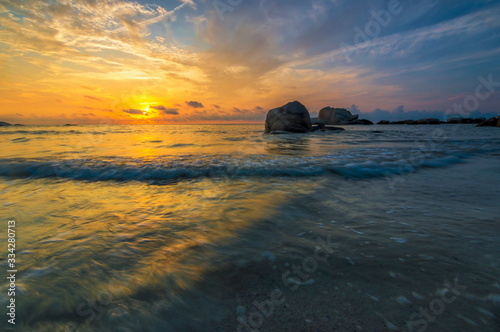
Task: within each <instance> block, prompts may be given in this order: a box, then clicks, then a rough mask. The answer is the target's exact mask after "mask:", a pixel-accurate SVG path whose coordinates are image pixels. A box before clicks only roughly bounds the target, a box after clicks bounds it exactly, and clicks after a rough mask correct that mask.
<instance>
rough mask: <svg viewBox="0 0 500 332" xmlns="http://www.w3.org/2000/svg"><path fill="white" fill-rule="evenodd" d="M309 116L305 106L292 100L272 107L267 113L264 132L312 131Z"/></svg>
mask: <svg viewBox="0 0 500 332" xmlns="http://www.w3.org/2000/svg"><path fill="white" fill-rule="evenodd" d="M312 130H313V128H312V124H311V117H310V116H309V111H308V110H307V108H306V107H305V106H304V105H302V104H301V103H299V102H298V101H294V102H291V103H288V104H286V105H284V106H281V107H278V108H274V109H272V110H270V111H269V112H268V113H267V117H266V132H268V133H272V132H284V131H286V132H292V133H308V132H310V131H312Z"/></svg>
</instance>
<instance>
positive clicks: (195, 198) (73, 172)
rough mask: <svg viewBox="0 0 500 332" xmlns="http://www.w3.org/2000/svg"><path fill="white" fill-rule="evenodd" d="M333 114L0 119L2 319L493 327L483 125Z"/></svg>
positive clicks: (139, 326) (496, 246) (490, 152)
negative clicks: (293, 124) (42, 121)
mask: <svg viewBox="0 0 500 332" xmlns="http://www.w3.org/2000/svg"><path fill="white" fill-rule="evenodd" d="M345 129H346V130H345V131H342V132H314V133H311V134H286V135H268V134H266V133H265V132H264V126H263V125H130V126H128V125H110V126H90V125H89V126H86V125H81V126H80V125H79V126H23V127H2V128H0V142H1V143H0V145H1V150H0V221H1V222H0V224H1V226H0V227H2V231H1V232H0V234H1V243H2V245H1V247H2V248H4V249H3V250H4V253H3V254H1V256H0V263H1V264H0V265H1V274H0V276H1V277H2V279H3V280H4V281H5V280H6V277H8V276H9V275H10V274H9V273H8V272H6V271H7V270H9V269H11V268H12V267H10V268H9V261H8V253H9V252H8V251H7V243H8V231H7V229H8V221H9V220H14V221H15V245H16V246H15V269H16V273H15V322H16V324H15V330H22V331H499V330H500V284H499V283H500V281H499V277H500V218H499V212H500V209H499V207H498V203H499V202H500V190H499V187H498V184H499V183H500V172H499V171H498V170H499V166H500V130H498V128H489V127H475V126H474V125H465V124H462V125H447V124H443V125H436V126H432V125H419V126H405V125H376V126H346V127H345ZM10 257H12V256H10ZM0 286H1V290H0V304H1V307H2V308H4V310H3V311H2V316H1V317H2V318H1V324H2V327H6V328H14V326H13V325H12V324H11V323H9V322H8V320H9V319H11V317H9V315H6V313H8V311H7V310H6V309H5V308H6V306H8V305H9V301H10V298H12V296H11V295H8V293H9V292H8V289H9V283H8V282H2V283H1V284H0ZM7 309H8V308H7Z"/></svg>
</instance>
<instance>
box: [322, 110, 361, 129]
mask: <svg viewBox="0 0 500 332" xmlns="http://www.w3.org/2000/svg"><path fill="white" fill-rule="evenodd" d="M358 118H359V115H353V114H352V113H351V112H349V111H348V110H346V109H345V108H333V107H325V108H323V109H322V110H320V111H319V120H320V121H323V122H324V123H326V124H327V125H346V124H350V123H351V122H352V121H354V120H357V119H358Z"/></svg>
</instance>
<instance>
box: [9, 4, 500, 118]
mask: <svg viewBox="0 0 500 332" xmlns="http://www.w3.org/2000/svg"><path fill="white" fill-rule="evenodd" d="M1 8H2V15H0V17H1V19H2V20H1V21H0V27H3V30H0V32H1V34H0V36H2V39H0V52H1V53H2V59H3V67H1V68H0V71H2V72H5V74H6V75H4V76H5V77H11V80H13V81H14V82H9V83H10V84H12V83H17V82H15V80H16V78H15V77H19V78H18V79H19V80H20V81H21V79H23V77H22V75H21V76H14V75H12V70H13V69H12V68H14V67H15V66H18V67H19V63H21V62H22V63H25V64H26V65H27V66H39V67H40V66H41V65H40V62H43V61H47V62H50V61H51V64H50V65H48V64H47V65H46V66H44V67H43V70H47V69H46V68H48V67H50V68H51V70H52V73H57V75H56V74H54V75H53V77H54V83H53V84H54V86H55V85H57V84H61V88H60V89H59V90H58V91H59V92H50V93H51V94H53V96H52V97H53V98H52V100H59V101H60V102H61V103H65V102H66V101H65V99H64V98H65V97H68V94H69V92H64V91H65V90H64V87H63V85H64V84H62V83H61V82H59V83H57V82H56V81H57V78H61V77H63V76H65V77H67V78H68V77H76V76H79V77H80V80H83V79H88V80H89V84H87V85H86V86H89V87H91V88H92V89H93V91H94V93H95V94H96V97H97V98H98V99H99V100H102V101H103V103H107V104H106V105H103V106H102V108H95V112H93V113H91V114H94V116H97V117H99V116H104V115H102V114H104V113H102V112H101V111H102V109H105V110H106V111H107V112H108V113H110V112H109V111H114V112H116V111H117V109H119V108H121V109H142V108H140V107H141V106H140V104H145V103H147V102H148V101H147V100H146V99H147V98H146V97H144V98H142V99H141V98H138V97H137V96H132V97H129V98H122V99H124V100H125V99H126V100H125V101H123V100H122V101H121V102H120V103H119V104H118V103H117V102H112V101H113V100H115V99H116V98H117V97H116V96H117V95H118V94H122V93H121V92H119V91H118V87H119V88H121V89H122V90H121V91H131V90H134V84H135V85H137V80H139V79H144V77H146V78H148V79H149V78H154V81H155V82H157V84H155V85H154V87H151V86H148V89H149V88H151V91H150V92H149V95H148V98H149V99H150V100H151V101H153V100H154V101H155V102H157V103H158V104H161V106H164V107H166V108H176V109H178V113H179V114H177V115H175V116H171V117H170V118H169V121H170V120H171V121H192V120H196V119H198V120H199V119H203V120H207V121H208V120H211V119H212V120H214V121H218V120H223V121H225V120H227V121H231V120H241V121H259V120H262V119H263V118H264V116H265V112H266V111H267V110H268V109H270V108H272V107H275V106H281V105H283V104H285V103H287V102H288V101H292V100H299V101H301V102H302V103H304V104H305V105H306V106H307V107H308V109H309V110H310V112H311V113H314V112H317V111H318V110H319V109H321V108H322V107H325V106H333V107H347V108H350V109H352V110H354V111H355V112H357V113H361V114H363V115H367V116H368V117H370V115H369V114H370V113H372V114H371V116H372V118H373V116H374V115H375V114H383V115H387V117H388V118H390V119H395V118H405V116H406V112H412V113H411V115H412V116H413V117H415V116H419V115H422V116H425V115H429V114H432V115H436V114H438V115H439V114H441V113H442V112H445V111H447V110H448V109H450V108H453V107H454V105H457V104H458V105H460V104H463V103H464V101H466V100H467V98H469V102H470V101H471V100H470V96H474V95H475V92H476V88H477V86H478V85H479V84H481V81H480V80H479V79H478V78H479V77H483V78H484V79H486V80H488V79H490V81H492V82H500V61H498V59H499V57H500V2H499V1H486V0H484V1H479V0H474V1H451V0H440V1H438V0H420V1H418V0H411V1H410V0H401V1H397V0H390V1H387V0H383V1H382V0H372V1H348V0H328V1H327V0H314V1H298V0H257V1H249V0H220V1H212V0H207V1H204V0H175V1H174V0H168V1H144V0H140V1H138V2H134V1H125V0H124V1H114V0H103V1H91V0H87V1H80V2H74V1H70V0H52V1H38V0H29V1H25V2H24V6H21V5H20V4H19V2H16V1H13V0H12V1H10V0H9V1H5V4H3V5H2V7H1ZM40 17H42V18H43V21H42V19H40ZM20 18H22V19H20ZM20 20H25V21H26V22H27V21H29V22H30V23H32V24H31V25H29V24H26V22H24V23H25V24H24V25H23V29H24V31H19V30H20V28H19V27H21V25H20V24H21V23H22V22H21V23H20ZM16 24H18V25H17V26H16ZM16 27H17V28H16ZM40 27H42V31H45V34H44V35H43V36H41V37H40V40H41V41H43V42H41V41H40V40H36V38H34V37H33V36H36V35H37V34H40V32H39V31H38V30H40ZM30 29H32V30H30ZM21 34H22V35H21ZM27 35H30V36H31V38H27V37H26V36H27ZM13 41H15V42H13ZM33 59H35V60H33ZM51 59H56V61H54V60H51ZM89 59H90V60H89ZM15 61H17V64H16V63H14V62H15ZM153 65H154V66H153ZM56 66H57V68H56ZM153 67H154V68H153ZM26 68H28V67H26ZM92 71H95V72H103V73H104V72H106V73H108V74H109V75H114V77H118V76H120V78H121V79H120V81H121V82H120V84H118V85H116V87H117V88H116V89H113V88H110V85H111V83H112V81H111V79H110V78H109V77H108V78H105V77H104V76H103V77H102V78H99V80H98V79H97V78H96V77H89V76H88V73H89V72H92ZM70 72H71V75H70ZM9 74H11V75H10V76H9ZM49 74H50V73H49ZM25 75H26V76H30V77H29V79H30V81H33V82H34V83H33V87H32V90H35V89H36V87H38V86H39V85H40V84H41V83H40V82H39V81H40V78H37V79H35V78H33V74H30V73H26V74H25ZM85 75H87V76H85ZM94 76H95V75H94ZM24 78H25V80H24V81H26V77H24ZM5 80H7V79H6V78H5ZM134 80H135V81H134ZM162 80H163V81H162ZM35 83H39V84H35ZM162 89H163V90H162ZM497 90H500V87H498V86H495V89H494V91H489V92H490V93H489V94H488V97H487V98H481V100H480V101H479V103H478V105H477V107H476V108H477V110H479V111H480V112H482V113H485V114H490V115H492V114H498V113H500V92H498V91H497ZM103 91H106V93H103ZM2 92H3V93H4V94H7V91H6V90H0V93H2ZM9 93H10V94H9V96H12V93H14V92H13V91H9ZM47 93H49V92H47ZM58 93H59V95H60V96H59V97H57V95H58ZM82 93H84V92H81V94H82ZM12 98H13V97H12ZM139 99H140V100H139ZM47 100H49V96H48V95H47ZM84 100H85V102H87V103H90V102H92V100H90V99H89V98H86V99H84ZM188 100H189V101H197V102H199V103H200V104H203V105H205V108H204V109H199V108H197V109H194V110H193V109H187V108H186V107H189V106H186V103H185V102H186V101H188ZM94 101H95V100H94ZM139 101H142V102H141V103H139ZM44 102H47V101H44ZM13 103H14V101H12V103H11V104H9V105H10V106H11V107H12V105H13ZM473 104H474V103H473ZM9 105H7V104H4V105H1V104H0V107H3V108H4V107H7V106H9ZM176 105H177V106H176ZM187 105H189V104H187ZM213 105H217V106H218V107H215V106H213ZM56 106H57V105H56ZM73 106H74V107H76V105H73V104H72V107H73ZM472 106H476V105H472ZM472 106H470V107H468V109H469V110H468V111H467V112H465V111H464V112H463V114H462V115H464V116H466V115H467V114H468V113H470V110H471V109H472ZM54 107H55V106H54ZM78 107H80V108H82V107H83V108H85V109H87V110H88V109H92V108H93V106H92V105H90V104H82V103H80V104H78ZM183 107H184V108H186V109H183ZM18 108H19V109H21V111H20V113H19V114H22V115H23V116H29V114H27V113H25V112H24V111H23V108H22V107H18ZM236 110H238V111H236ZM146 111H147V110H146ZM374 111H376V113H373V112H374ZM381 111H388V112H389V113H388V114H387V113H384V112H382V113H381ZM473 111H476V110H473ZM78 112H82V111H81V110H76V109H75V111H74V113H73V114H75V116H78ZM99 112H101V113H102V114H101V113H99ZM391 112H392V113H391ZM9 114H10V113H9ZM82 114H83V113H82ZM474 114H475V115H477V114H478V113H477V112H475V113H474ZM10 115H12V114H10ZM34 116H37V115H36V114H35V115H34ZM54 116H57V115H54ZM107 116H111V115H107ZM120 116H121V117H125V116H130V115H127V114H121V115H120ZM162 119H163V118H162Z"/></svg>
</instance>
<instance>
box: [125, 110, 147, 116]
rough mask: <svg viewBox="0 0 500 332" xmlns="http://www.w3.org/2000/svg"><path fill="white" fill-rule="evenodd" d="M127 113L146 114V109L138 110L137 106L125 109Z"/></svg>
mask: <svg viewBox="0 0 500 332" xmlns="http://www.w3.org/2000/svg"><path fill="white" fill-rule="evenodd" d="M123 111H124V112H125V113H128V114H137V115H143V114H144V111H142V110H138V109H135V108H130V109H128V110H123Z"/></svg>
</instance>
